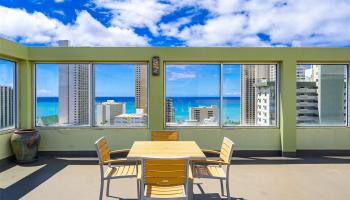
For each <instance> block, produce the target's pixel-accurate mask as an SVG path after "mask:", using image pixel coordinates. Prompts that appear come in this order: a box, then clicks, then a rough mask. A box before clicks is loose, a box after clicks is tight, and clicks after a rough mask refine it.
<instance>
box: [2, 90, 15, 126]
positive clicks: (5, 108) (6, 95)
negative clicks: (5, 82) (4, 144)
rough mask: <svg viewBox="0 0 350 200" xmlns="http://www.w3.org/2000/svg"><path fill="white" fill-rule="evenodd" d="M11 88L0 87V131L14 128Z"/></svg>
mask: <svg viewBox="0 0 350 200" xmlns="http://www.w3.org/2000/svg"><path fill="white" fill-rule="evenodd" d="M13 98H14V96H13V88H12V87H10V86H2V85H0V129H1V128H5V127H10V126H14V109H13V108H14V106H13V100H14V99H13Z"/></svg>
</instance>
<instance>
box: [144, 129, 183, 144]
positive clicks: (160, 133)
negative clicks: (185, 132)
mask: <svg viewBox="0 0 350 200" xmlns="http://www.w3.org/2000/svg"><path fill="white" fill-rule="evenodd" d="M151 140H152V141H178V140H179V133H178V132H177V131H176V130H154V131H151Z"/></svg>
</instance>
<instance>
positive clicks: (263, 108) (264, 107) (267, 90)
mask: <svg viewBox="0 0 350 200" xmlns="http://www.w3.org/2000/svg"><path fill="white" fill-rule="evenodd" d="M255 86H256V100H257V102H256V123H255V124H256V125H259V126H270V125H273V124H275V120H276V109H275V107H276V106H275V105H276V96H275V95H276V92H275V82H272V81H267V80H265V81H263V82H260V83H257V84H256V85H255Z"/></svg>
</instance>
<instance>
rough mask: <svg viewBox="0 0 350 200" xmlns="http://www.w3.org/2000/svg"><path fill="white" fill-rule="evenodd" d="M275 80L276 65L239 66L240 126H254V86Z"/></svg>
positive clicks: (255, 94)
mask: <svg viewBox="0 0 350 200" xmlns="http://www.w3.org/2000/svg"><path fill="white" fill-rule="evenodd" d="M275 80H276V65H241V98H240V99H241V113H240V118H241V124H242V125H254V124H255V123H256V114H257V109H256V106H257V98H256V96H257V91H256V84H259V83H260V82H264V81H270V82H271V81H275Z"/></svg>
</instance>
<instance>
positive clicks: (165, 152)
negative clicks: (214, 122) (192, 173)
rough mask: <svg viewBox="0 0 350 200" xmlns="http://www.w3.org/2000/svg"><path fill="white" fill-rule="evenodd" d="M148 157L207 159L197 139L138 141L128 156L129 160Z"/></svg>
mask: <svg viewBox="0 0 350 200" xmlns="http://www.w3.org/2000/svg"><path fill="white" fill-rule="evenodd" d="M147 157H166V158H176V157H188V158H189V159H190V160H205V155H204V153H203V152H202V151H201V149H200V148H199V146H198V145H197V143H196V142H195V141H136V142H134V144H133V145H132V147H131V149H130V152H129V154H128V156H127V158H128V159H129V160H142V159H143V158H147Z"/></svg>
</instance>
